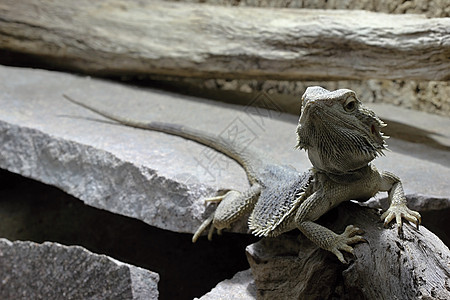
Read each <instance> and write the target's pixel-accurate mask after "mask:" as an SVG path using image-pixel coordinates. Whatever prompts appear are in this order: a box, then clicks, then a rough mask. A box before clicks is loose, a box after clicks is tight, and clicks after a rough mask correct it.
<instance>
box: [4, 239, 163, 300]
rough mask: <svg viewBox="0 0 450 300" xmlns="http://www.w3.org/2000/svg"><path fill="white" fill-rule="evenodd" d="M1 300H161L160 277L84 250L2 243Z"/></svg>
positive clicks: (44, 245)
mask: <svg viewBox="0 0 450 300" xmlns="http://www.w3.org/2000/svg"><path fill="white" fill-rule="evenodd" d="M0 278H1V280H0V298H2V299H158V289H157V284H158V281H159V275H158V274H156V273H153V272H150V271H148V270H145V269H142V268H138V267H135V266H132V265H129V264H125V263H122V262H119V261H117V260H115V259H112V258H110V257H108V256H105V255H97V254H94V253H91V252H89V251H87V250H86V249H84V248H82V247H79V246H70V247H69V246H63V245H60V244H57V243H50V242H45V243H43V244H36V243H33V242H19V241H18V242H11V241H9V240H6V239H0Z"/></svg>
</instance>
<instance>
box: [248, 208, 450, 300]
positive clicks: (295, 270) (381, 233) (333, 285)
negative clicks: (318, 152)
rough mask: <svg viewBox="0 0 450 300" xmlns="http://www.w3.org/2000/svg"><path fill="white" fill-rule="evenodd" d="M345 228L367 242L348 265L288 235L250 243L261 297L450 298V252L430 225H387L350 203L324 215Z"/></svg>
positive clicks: (331, 223)
mask: <svg viewBox="0 0 450 300" xmlns="http://www.w3.org/2000/svg"><path fill="white" fill-rule="evenodd" d="M322 222H325V224H326V226H327V227H328V228H331V229H332V230H333V231H335V232H339V233H340V232H342V231H343V230H344V228H345V227H346V226H347V225H350V224H353V225H356V226H357V227H359V228H361V229H363V230H364V231H365V233H364V234H363V236H364V238H365V239H366V240H367V243H361V244H358V245H355V246H354V250H355V251H354V252H355V255H354V257H352V256H351V255H347V261H348V262H349V264H348V265H344V264H342V263H340V262H339V261H338V260H337V258H336V257H335V256H334V255H333V254H331V253H329V252H327V251H325V250H322V249H320V248H318V247H317V246H315V245H314V244H313V243H312V242H310V241H309V240H308V239H306V238H305V237H304V236H303V235H300V236H298V237H297V235H282V236H280V237H279V238H276V239H263V240H261V241H259V242H257V243H255V244H253V245H250V246H248V247H247V258H248V260H249V263H250V266H251V269H252V273H253V276H254V278H255V283H256V286H257V293H258V298H260V299H331V298H333V296H334V297H336V295H338V296H339V299H405V300H407V299H442V300H444V299H450V289H449V286H450V251H449V249H448V247H447V246H445V245H444V243H442V241H440V240H439V238H438V237H436V236H435V235H434V234H433V233H431V232H430V231H428V230H427V229H426V228H425V227H420V229H419V230H417V229H415V228H414V227H413V226H411V225H409V224H404V225H403V231H404V233H403V236H402V237H401V236H399V235H398V233H397V228H396V226H391V227H390V228H389V229H386V228H383V224H382V222H381V221H380V219H379V215H377V214H376V213H375V211H374V210H371V209H367V208H362V207H359V206H358V205H357V204H354V203H344V204H341V205H340V206H338V207H337V209H335V210H334V211H332V212H330V213H329V214H328V215H326V216H325V218H322Z"/></svg>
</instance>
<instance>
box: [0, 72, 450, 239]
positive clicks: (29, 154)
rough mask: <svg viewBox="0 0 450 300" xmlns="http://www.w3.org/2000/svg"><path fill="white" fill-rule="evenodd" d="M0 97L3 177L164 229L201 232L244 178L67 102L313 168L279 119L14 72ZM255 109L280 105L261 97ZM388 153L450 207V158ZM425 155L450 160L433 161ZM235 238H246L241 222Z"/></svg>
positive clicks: (422, 189) (1, 76)
mask: <svg viewBox="0 0 450 300" xmlns="http://www.w3.org/2000/svg"><path fill="white" fill-rule="evenodd" d="M0 89H1V91H2V92H1V93H0V167H1V168H4V169H7V170H10V171H12V172H15V173H19V174H22V175H23V176H26V177H31V178H34V179H37V180H39V181H41V182H44V183H47V184H51V185H54V186H57V187H59V188H61V189H62V190H64V191H66V192H67V193H69V194H71V195H74V196H76V197H77V198H79V199H81V200H83V201H84V202H85V203H86V204H88V205H91V206H94V207H97V208H101V209H105V210H108V211H111V212H114V213H118V214H122V215H126V216H130V217H133V218H137V219H140V220H142V221H144V222H146V223H148V224H150V225H153V226H156V227H159V228H163V229H169V230H173V231H179V232H193V231H195V230H196V229H197V227H198V225H199V224H200V222H201V221H202V220H203V219H204V218H205V217H206V216H207V215H208V214H209V212H210V211H211V210H212V209H213V205H210V206H208V207H206V206H205V204H204V202H203V199H204V198H205V197H208V196H213V195H215V194H216V192H217V191H219V190H224V189H236V190H243V189H245V188H246V187H247V186H248V183H247V179H246V177H245V174H244V172H243V170H242V169H241V168H240V167H239V166H238V165H237V164H236V163H235V162H234V161H232V160H230V159H228V158H226V157H225V156H223V155H221V154H219V153H216V152H214V151H210V150H209V149H207V148H205V147H202V146H201V145H198V144H196V143H194V142H191V141H186V140H184V139H182V138H178V137H173V136H170V135H166V134H162V133H157V132H150V131H144V130H137V129H133V128H127V127H123V126H118V125H116V124H111V123H109V122H99V120H103V119H101V118H100V117H98V116H96V115H95V114H92V113H90V112H88V111H86V110H84V109H82V108H80V107H77V106H75V105H73V104H71V103H69V102H67V101H66V100H64V98H63V97H62V96H61V94H62V93H66V94H68V95H70V96H72V97H74V98H77V99H80V100H83V101H87V102H90V103H91V104H92V105H96V106H98V107H104V108H107V109H110V110H111V111H113V112H117V113H120V114H123V115H124V116H128V117H130V118H136V119H139V120H143V121H144V120H157V121H165V122H173V123H180V124H185V125H187V126H190V127H194V128H201V129H204V130H208V131H210V132H217V134H218V136H227V137H232V136H231V134H232V133H233V132H236V130H238V131H239V132H245V134H247V135H246V137H247V139H246V141H247V143H248V146H249V147H255V148H258V149H259V150H261V151H262V152H263V153H267V154H268V155H271V156H273V157H275V159H276V160H277V161H278V162H279V163H281V164H286V165H291V166H293V167H294V168H296V169H297V170H305V169H307V168H308V167H309V166H310V163H309V161H308V159H307V157H306V154H305V153H304V152H302V151H297V150H294V148H293V147H294V145H295V128H296V124H297V119H298V117H296V116H293V115H289V114H283V113H281V112H279V111H267V110H263V109H255V108H254V107H242V106H234V105H227V104H223V103H217V102H212V101H207V100H203V99H199V98H193V97H188V96H181V95H176V94H171V93H167V92H161V91H157V90H152V89H143V88H136V87H130V86H123V85H120V84H117V83H113V82H106V81H102V80H94V79H90V78H88V77H87V78H83V77H77V76H73V75H69V74H63V73H57V72H49V71H42V70H30V69H20V68H11V67H0ZM254 100H255V101H256V102H258V101H260V102H264V101H265V102H267V103H266V104H268V105H269V104H272V105H273V104H274V103H273V102H272V100H271V99H270V98H267V97H264V95H261V97H260V98H256V99H254ZM275 107H277V106H276V105H275ZM409 113H410V112H408V111H404V110H399V111H398V114H406V115H408V114H409ZM381 117H382V116H381ZM86 118H88V119H86ZM398 119H399V120H400V119H401V117H400V116H398ZM441 119H442V118H441ZM441 119H439V120H441ZM445 122H450V121H449V120H447V119H442V122H441V123H439V124H441V125H440V126H443V127H442V128H444V131H441V129H440V128H441V127H439V128H436V130H437V131H436V132H429V131H430V128H424V129H423V130H424V131H423V135H424V136H425V137H429V138H433V139H434V138H435V137H438V138H439V144H442V143H445V142H446V141H447V140H448V139H449V138H448V134H449V133H448V130H445V128H448V126H450V125H447V127H445V126H446V125H445V124H448V123H445ZM418 124H419V123H418ZM419 129H420V128H412V130H415V131H419ZM389 144H397V146H396V147H397V148H395V147H392V148H393V151H392V152H388V153H387V155H386V156H385V157H381V158H379V159H377V160H376V161H375V164H376V165H377V167H378V168H379V169H382V170H389V171H392V172H394V173H395V174H397V175H398V176H400V177H401V178H402V180H403V182H404V188H405V192H406V195H407V196H408V197H409V198H412V197H427V198H434V199H449V195H450V193H449V186H448V178H450V166H449V165H450V162H449V161H448V160H446V159H445V157H448V156H445V155H448V150H447V151H445V150H442V149H435V148H432V147H430V146H429V145H427V144H420V143H419V144H414V143H411V142H407V141H403V140H401V139H394V138H392V139H391V140H390V141H389ZM274 145H276V147H274ZM411 145H412V146H411ZM401 147H403V148H401ZM408 147H413V148H408ZM396 149H415V150H414V153H412V152H411V150H408V151H406V150H404V151H397V150H396ZM430 151H438V152H430ZM427 153H440V154H442V155H444V156H440V157H441V158H435V160H429V157H430V155H428V154H427ZM379 197H385V194H382V195H381V196H379ZM233 230H237V231H241V232H242V231H244V232H245V231H246V226H245V221H243V222H242V223H241V226H239V227H238V228H235V229H233Z"/></svg>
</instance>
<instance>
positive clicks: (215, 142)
mask: <svg viewBox="0 0 450 300" xmlns="http://www.w3.org/2000/svg"><path fill="white" fill-rule="evenodd" d="M63 97H64V98H66V99H67V100H69V101H70V102H72V103H74V104H76V105H79V106H82V107H84V108H86V109H88V110H90V111H92V112H94V113H96V114H99V115H101V116H103V117H105V118H107V119H110V120H113V121H116V122H118V123H119V124H122V125H125V126H129V127H135V128H140V129H145V130H153V131H159V132H164V133H168V134H171V135H176V136H180V137H183V138H186V139H188V140H193V141H195V142H197V143H200V144H202V145H205V146H207V147H210V148H212V149H215V150H217V151H219V152H222V153H224V154H225V155H227V156H229V157H231V158H232V159H234V160H235V161H237V162H238V163H239V164H240V165H241V166H242V167H243V168H244V170H245V172H246V173H247V176H248V179H249V181H250V182H251V183H254V182H257V181H258V172H257V169H258V168H260V167H261V164H262V161H261V159H260V156H259V155H258V154H257V153H255V152H253V151H251V150H250V149H248V148H246V147H244V146H243V145H238V144H237V143H235V142H234V141H231V140H228V139H225V138H220V137H217V136H215V135H212V134H210V133H208V132H205V131H201V130H196V129H193V128H189V127H186V126H182V125H179V124H173V123H164V122H154V121H152V122H140V121H136V120H131V119H128V118H125V117H122V116H118V115H115V114H113V113H109V112H107V111H104V110H102V109H98V108H95V107H92V106H90V105H88V104H85V103H83V102H81V101H78V100H75V99H73V98H71V97H69V96H67V95H65V94H63Z"/></svg>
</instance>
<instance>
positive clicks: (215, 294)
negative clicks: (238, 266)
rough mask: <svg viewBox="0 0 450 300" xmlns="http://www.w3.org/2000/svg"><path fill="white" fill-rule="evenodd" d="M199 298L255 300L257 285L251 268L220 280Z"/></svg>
mask: <svg viewBox="0 0 450 300" xmlns="http://www.w3.org/2000/svg"><path fill="white" fill-rule="evenodd" d="M196 299H199V300H217V299H221V300H254V299H256V287H255V282H254V280H253V276H252V272H251V271H250V270H246V271H242V272H239V273H236V275H234V277H233V278H231V279H228V280H224V281H222V282H220V283H219V284H218V285H217V286H216V287H215V288H213V289H212V290H211V292H209V293H207V294H205V295H204V296H202V297H200V298H196Z"/></svg>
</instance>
